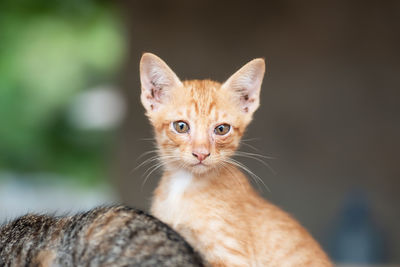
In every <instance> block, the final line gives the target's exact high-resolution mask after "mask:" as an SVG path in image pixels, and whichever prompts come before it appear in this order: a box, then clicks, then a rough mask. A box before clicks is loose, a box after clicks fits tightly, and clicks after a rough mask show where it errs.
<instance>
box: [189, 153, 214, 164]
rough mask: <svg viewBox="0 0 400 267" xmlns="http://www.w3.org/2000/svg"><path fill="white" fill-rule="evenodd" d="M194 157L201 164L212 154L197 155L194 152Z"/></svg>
mask: <svg viewBox="0 0 400 267" xmlns="http://www.w3.org/2000/svg"><path fill="white" fill-rule="evenodd" d="M192 155H193V156H194V157H196V158H197V159H198V160H199V161H200V162H202V161H203V160H205V159H206V158H207V157H208V156H210V153H196V152H192Z"/></svg>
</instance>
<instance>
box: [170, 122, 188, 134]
mask: <svg viewBox="0 0 400 267" xmlns="http://www.w3.org/2000/svg"><path fill="white" fill-rule="evenodd" d="M173 126H174V129H175V130H176V131H177V132H178V133H187V132H188V131H189V124H187V123H186V122H184V121H175V122H174V123H173Z"/></svg>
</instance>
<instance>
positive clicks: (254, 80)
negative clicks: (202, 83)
mask: <svg viewBox="0 0 400 267" xmlns="http://www.w3.org/2000/svg"><path fill="white" fill-rule="evenodd" d="M264 72H265V62H264V59H262V58H256V59H253V60H252V61H250V62H249V63H247V64H246V65H244V66H243V67H242V68H241V69H240V70H238V71H237V72H235V73H234V74H233V75H232V76H231V77H230V78H229V79H228V80H227V81H226V82H225V83H224V84H223V85H222V87H221V88H222V89H223V90H230V91H231V92H234V94H235V97H236V100H237V101H238V102H239V106H240V108H241V110H242V111H243V112H244V113H248V114H252V113H253V112H254V111H255V110H256V109H257V108H258V106H259V103H260V89H261V83H262V80H263V77H264Z"/></svg>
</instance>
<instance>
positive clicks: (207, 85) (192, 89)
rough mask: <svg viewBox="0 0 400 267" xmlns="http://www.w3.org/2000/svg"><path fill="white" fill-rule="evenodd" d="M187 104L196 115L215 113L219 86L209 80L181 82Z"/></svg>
mask: <svg viewBox="0 0 400 267" xmlns="http://www.w3.org/2000/svg"><path fill="white" fill-rule="evenodd" d="M183 85H184V90H185V91H186V92H187V97H188V98H189V99H187V100H186V101H188V102H187V103H189V104H190V105H191V106H192V107H193V108H194V111H195V112H196V113H197V114H210V113H212V112H214V111H215V109H216V108H217V106H218V102H220V100H221V97H220V96H219V93H220V92H219V91H220V88H221V84H220V83H218V82H215V81H211V80H190V81H185V82H183Z"/></svg>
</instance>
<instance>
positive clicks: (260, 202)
mask: <svg viewBox="0 0 400 267" xmlns="http://www.w3.org/2000/svg"><path fill="white" fill-rule="evenodd" d="M264 70H265V63H264V60H263V59H260V58H258V59H254V60H252V61H250V62H249V63H247V64H246V65H245V66H244V67H242V68H241V69H240V70H239V71H237V72H236V73H235V74H233V75H232V76H231V77H230V78H229V79H228V80H227V81H226V82H225V83H223V84H220V83H218V82H214V81H211V80H190V81H184V82H181V81H180V80H179V78H178V77H177V76H176V75H175V73H174V72H173V71H172V70H171V69H170V68H169V67H168V66H167V64H166V63H165V62H164V61H162V60H161V59H160V58H158V57H157V56H155V55H153V54H150V53H145V54H144V55H143V56H142V59H141V62H140V78H141V85H142V94H141V100H142V103H143V105H144V107H145V109H146V111H147V112H146V114H147V116H148V117H149V119H150V121H151V123H152V125H153V126H154V132H155V137H156V141H157V145H158V154H159V155H158V156H156V157H155V158H154V159H160V160H161V163H160V164H159V165H156V167H159V166H164V175H163V176H162V179H161V181H160V184H159V185H158V188H157V189H156V191H155V193H154V199H153V203H152V209H151V210H152V213H153V214H154V215H155V216H157V217H158V218H160V219H161V220H163V221H164V222H166V223H168V224H169V225H171V226H172V227H173V228H174V229H175V230H176V231H178V232H179V233H181V234H182V235H183V236H184V237H185V238H186V240H188V242H189V243H190V244H192V246H193V247H194V248H195V249H197V250H198V251H199V252H200V253H201V254H202V255H203V256H204V258H205V259H206V260H207V261H208V263H210V264H211V265H212V266H231V267H232V266H331V263H330V261H329V259H328V257H327V256H326V255H325V253H324V252H323V251H322V250H321V248H320V246H319V245H318V243H317V242H316V241H314V239H313V238H312V237H311V235H310V234H309V233H308V232H307V231H306V230H305V229H304V228H303V227H302V226H300V224H299V223H297V222H296V221H295V220H294V219H293V218H291V217H290V216H289V215H288V214H287V213H285V212H284V211H282V210H280V209H279V208H277V207H276V206H274V205H272V204H270V203H268V202H267V201H265V200H264V199H262V198H261V197H260V196H259V195H258V194H257V193H256V192H255V191H254V190H253V188H252V187H251V186H250V184H249V182H248V181H247V179H246V177H245V176H244V175H243V174H242V173H241V172H240V171H239V169H238V168H237V167H241V166H240V163H238V162H237V161H234V160H233V159H231V158H230V156H232V155H233V154H234V153H235V150H236V149H237V147H238V146H239V142H240V138H241V137H242V135H243V133H244V131H245V129H246V126H247V125H248V124H249V123H250V121H251V120H252V115H253V112H254V111H255V110H256V109H257V108H258V106H259V95H260V88H261V83H262V80H263V76H264ZM260 123H262V121H260Z"/></svg>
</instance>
